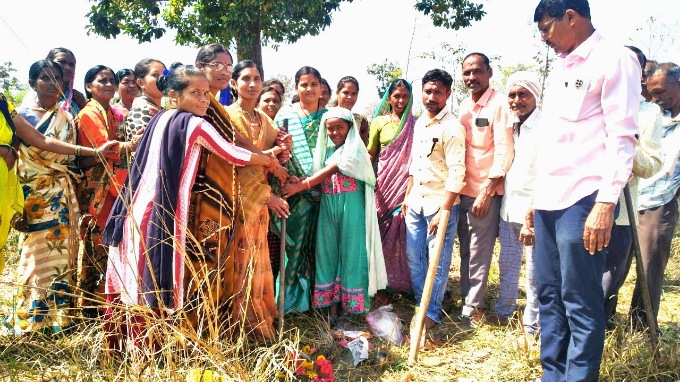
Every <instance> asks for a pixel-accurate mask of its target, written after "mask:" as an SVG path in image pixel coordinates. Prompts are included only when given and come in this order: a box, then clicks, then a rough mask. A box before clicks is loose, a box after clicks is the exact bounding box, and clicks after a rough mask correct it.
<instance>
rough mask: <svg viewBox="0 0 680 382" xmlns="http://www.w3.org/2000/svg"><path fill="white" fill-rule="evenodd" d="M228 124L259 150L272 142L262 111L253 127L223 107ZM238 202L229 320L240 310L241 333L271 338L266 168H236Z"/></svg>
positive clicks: (268, 122)
mask: <svg viewBox="0 0 680 382" xmlns="http://www.w3.org/2000/svg"><path fill="white" fill-rule="evenodd" d="M226 110H227V115H228V116H229V121H230V122H231V125H232V126H233V127H234V128H235V129H236V130H238V132H239V133H240V134H241V135H243V136H244V137H246V138H248V139H250V141H251V142H253V144H254V145H255V146H256V147H257V148H258V149H260V150H268V149H271V148H272V147H274V146H275V144H276V134H277V130H276V128H274V126H273V125H272V121H271V119H270V118H268V117H267V115H266V114H264V113H263V112H262V111H260V110H258V109H255V113H257V120H258V122H257V123H251V121H250V120H249V119H248V118H247V117H246V115H245V113H244V112H243V109H241V106H239V105H238V104H232V105H230V106H228V107H227V108H226ZM237 173H238V182H239V186H240V188H239V198H238V201H237V212H236V223H237V224H236V233H235V236H234V245H233V246H232V251H231V253H232V254H233V256H234V262H235V263H236V264H235V267H234V271H235V274H234V283H235V291H234V298H235V301H234V302H233V309H232V314H233V316H232V317H233V319H234V320H235V321H240V320H241V319H242V316H243V315H244V314H243V312H245V322H246V323H247V327H246V331H247V332H249V333H250V332H253V334H254V335H255V337H256V338H258V339H265V340H271V339H273V338H274V334H275V331H274V327H273V322H274V318H275V317H276V316H277V310H276V301H275V299H274V297H275V296H274V278H273V275H272V270H271V264H270V261H269V247H268V245H267V231H268V227H269V209H268V208H267V203H268V202H269V199H270V198H271V194H272V192H271V187H270V186H269V184H268V183H267V174H266V169H265V168H264V167H262V166H245V167H239V168H237Z"/></svg>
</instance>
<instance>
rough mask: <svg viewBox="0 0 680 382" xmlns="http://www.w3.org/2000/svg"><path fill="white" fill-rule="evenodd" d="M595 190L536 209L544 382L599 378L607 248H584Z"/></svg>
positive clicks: (536, 268) (535, 253) (537, 265)
mask: <svg viewBox="0 0 680 382" xmlns="http://www.w3.org/2000/svg"><path fill="white" fill-rule="evenodd" d="M594 204H595V193H594V194H592V195H590V196H586V197H584V198H583V199H581V200H579V201H578V202H576V203H575V204H574V205H572V206H570V207H567V208H565V209H563V210H557V211H543V210H536V212H535V216H534V225H535V233H536V245H535V248H534V264H535V271H536V272H535V277H536V284H537V287H538V300H539V312H540V318H539V319H540V324H541V365H542V366H543V381H546V382H547V381H550V382H553V381H597V377H598V374H599V370H600V361H601V359H602V349H603V347H604V330H605V316H604V293H603V292H602V284H601V282H602V272H603V270H604V264H605V256H604V253H603V252H602V251H598V252H595V254H594V255H591V254H589V253H588V252H587V251H586V250H585V248H584V247H583V229H584V226H585V221H586V218H587V217H588V214H589V213H590V211H591V210H592V208H593V205H594Z"/></svg>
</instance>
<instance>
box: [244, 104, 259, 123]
mask: <svg viewBox="0 0 680 382" xmlns="http://www.w3.org/2000/svg"><path fill="white" fill-rule="evenodd" d="M239 107H241V105H239ZM241 110H242V111H243V114H245V115H246V118H247V119H248V122H250V126H251V127H253V126H259V125H260V116H259V115H257V113H256V112H255V110H253V115H252V116H251V115H250V113H249V112H248V111H247V110H246V109H244V108H243V107H241Z"/></svg>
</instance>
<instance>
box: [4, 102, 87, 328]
mask: <svg viewBox="0 0 680 382" xmlns="http://www.w3.org/2000/svg"><path fill="white" fill-rule="evenodd" d="M19 112H20V114H21V115H22V116H24V118H25V119H26V120H28V121H29V122H31V123H33V124H34V126H35V127H36V129H37V130H38V131H39V132H41V133H42V134H43V135H45V136H47V137H51V138H54V139H58V140H60V141H63V142H67V143H71V144H75V142H76V131H75V128H74V125H73V121H72V120H71V117H70V116H69V115H68V114H67V113H66V112H65V111H64V110H63V109H61V108H59V107H55V108H52V109H51V110H48V111H47V112H45V114H44V116H43V117H42V118H40V119H38V117H37V116H36V115H35V114H34V112H33V111H32V110H30V109H22V110H20V111H19ZM19 151H20V160H19V165H18V166H19V176H20V180H21V183H22V184H23V190H24V197H25V200H26V202H25V206H24V219H25V222H26V226H27V232H26V233H25V235H24V237H23V242H22V245H21V257H20V259H19V265H18V267H17V270H16V282H17V289H16V291H15V295H14V308H13V312H12V315H11V317H10V318H9V319H8V320H7V321H6V324H8V326H11V327H12V329H13V331H14V333H16V334H18V333H22V332H31V331H36V330H40V329H43V328H46V329H51V330H53V331H55V332H58V331H60V330H61V329H62V328H63V327H65V326H67V325H68V324H70V322H71V316H72V315H73V312H72V311H71V309H72V304H71V297H70V294H72V293H73V285H74V281H75V272H76V268H77V265H76V259H77V254H78V245H79V241H78V219H79V217H80V211H79V209H78V202H77V200H76V193H75V187H74V185H73V180H72V176H73V177H78V176H79V175H78V174H76V173H75V172H74V170H73V168H72V166H73V163H74V160H75V156H73V155H63V154H56V153H52V152H49V151H44V150H40V149H38V148H35V147H32V146H28V145H26V144H21V146H20V148H19Z"/></svg>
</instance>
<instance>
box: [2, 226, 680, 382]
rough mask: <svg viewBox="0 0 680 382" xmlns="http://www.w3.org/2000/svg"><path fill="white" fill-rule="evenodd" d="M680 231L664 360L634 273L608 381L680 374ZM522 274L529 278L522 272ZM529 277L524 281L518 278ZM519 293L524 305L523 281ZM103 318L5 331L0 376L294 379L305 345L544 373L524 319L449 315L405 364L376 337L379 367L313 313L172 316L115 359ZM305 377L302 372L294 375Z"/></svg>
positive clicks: (497, 377)
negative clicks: (227, 325)
mask: <svg viewBox="0 0 680 382" xmlns="http://www.w3.org/2000/svg"><path fill="white" fill-rule="evenodd" d="M15 248H16V242H15V241H14V242H12V241H10V243H9V244H8V249H9V250H8V251H7V252H6V257H7V263H8V266H7V269H6V270H5V272H4V274H3V275H2V280H1V281H0V303H1V304H2V314H3V315H4V314H6V313H7V312H8V311H9V309H10V308H9V299H10V294H11V286H9V285H10V284H9V282H10V281H11V272H12V271H13V269H12V268H13V266H15V265H16V262H17V258H18V256H17V254H16V251H15V250H14V249H15ZM679 251H680V238H676V240H675V241H674V246H673V256H672V257H671V260H670V263H669V265H668V269H667V271H666V287H665V288H664V295H663V299H662V302H661V309H660V310H661V311H660V313H659V322H660V329H661V337H660V349H659V357H658V359H657V360H653V357H652V351H651V348H650V345H649V341H648V340H647V337H646V335H645V334H644V333H638V332H632V331H630V329H628V328H629V326H628V325H627V323H626V322H625V319H624V318H623V317H625V316H626V313H627V308H628V306H629V303H630V297H631V294H632V289H633V285H634V282H635V274H634V272H631V274H630V275H629V277H628V280H627V281H626V284H625V285H624V287H623V288H622V290H621V297H620V299H619V316H620V318H619V321H618V324H619V325H618V326H617V328H616V329H615V330H613V331H612V332H610V333H609V334H608V336H607V339H606V344H605V353H604V359H603V362H602V367H601V370H600V380H602V381H677V380H680V354H679V352H680V350H678V344H680V258H679V257H678V252H679ZM453 264H454V267H453V269H452V272H451V282H450V284H449V287H450V289H451V291H452V292H453V294H454V300H455V298H457V297H458V294H459V290H458V288H459V285H458V283H457V275H458V270H457V266H458V259H457V256H456V255H455V253H454V260H453ZM495 264H496V261H494V266H493V267H492V270H491V278H490V285H489V291H488V293H487V295H488V297H489V299H488V301H487V304H488V305H490V306H492V304H493V301H492V300H493V298H494V297H495V296H496V294H497V282H498V268H497V265H495ZM522 278H523V277H522ZM521 282H523V280H522V281H521ZM520 293H521V295H520V300H519V302H518V303H519V305H520V307H521V306H523V304H524V300H523V288H521V292H520ZM392 297H393V304H394V307H395V312H396V313H397V314H398V315H399V316H400V318H401V319H402V320H404V322H405V323H406V325H404V326H405V327H404V333H405V334H407V332H408V325H407V323H408V322H409V321H410V318H411V314H412V312H413V306H412V304H413V301H412V300H411V299H410V298H409V297H407V296H403V295H399V294H396V295H393V296H392ZM101 326H102V323H101V322H98V321H83V320H80V321H79V323H78V324H77V325H76V326H74V327H73V328H72V329H71V330H69V331H68V332H67V333H62V334H59V335H43V334H34V335H30V336H21V337H18V338H17V337H14V336H12V335H9V334H5V335H0V381H22V382H23V381H114V380H115V381H118V380H121V381H122V380H130V381H137V380H144V381H151V380H163V381H164V380H172V381H175V380H176V381H199V380H202V381H205V382H208V381H273V380H276V379H277V378H276V376H277V375H279V376H283V378H282V380H286V381H292V380H295V379H294V378H293V376H292V369H291V367H290V364H289V363H287V362H286V357H287V356H289V355H290V354H292V353H293V352H295V351H296V350H297V349H300V348H301V347H302V346H304V345H310V346H312V347H315V348H317V349H318V352H319V353H321V354H324V355H325V356H326V357H327V358H328V359H330V360H331V361H332V362H333V365H334V368H335V375H336V381H402V380H405V379H407V378H409V377H410V380H412V381H429V382H437V381H456V380H476V381H527V380H530V379H532V378H535V377H538V376H540V374H541V368H540V363H539V345H538V343H537V342H536V341H535V340H534V339H533V338H531V337H527V336H525V335H524V332H523V327H522V325H521V324H520V322H519V321H518V320H513V321H511V324H510V325H509V326H508V327H506V328H497V327H490V326H482V327H481V328H479V329H470V328H467V327H463V326H461V325H459V324H458V323H457V322H455V321H454V320H453V319H452V318H451V317H447V318H446V319H445V320H444V322H443V323H442V324H441V325H439V326H437V327H436V328H435V330H433V335H434V336H435V337H437V338H439V339H441V340H443V341H444V343H443V344H441V346H438V347H437V348H436V349H432V350H425V351H422V352H421V353H420V356H419V362H418V364H417V365H415V366H408V364H407V361H406V360H407V359H408V346H401V347H397V346H393V345H391V344H389V343H388V342H386V341H383V340H380V339H377V338H376V339H372V340H371V343H372V345H373V352H375V351H377V350H381V351H385V352H387V355H388V356H387V361H388V362H387V365H385V366H376V365H374V364H373V363H372V357H369V360H367V361H364V362H363V363H361V364H359V366H357V367H354V366H353V364H352V360H351V355H350V354H349V351H348V350H347V349H344V348H342V347H340V346H338V345H336V344H335V343H334V341H333V338H332V337H331V334H330V332H329V330H328V327H327V325H326V324H325V320H324V317H322V316H321V314H319V313H316V312H312V313H307V314H294V315H288V316H286V318H285V331H284V333H283V334H282V335H281V340H280V341H278V342H277V343H274V344H270V345H267V346H257V345H255V344H252V343H250V342H248V341H246V340H245V338H241V339H240V340H238V341H214V342H209V341H207V342H205V341H198V340H196V339H195V338H192V336H191V335H190V334H189V333H186V332H182V331H181V330H178V329H177V326H175V325H173V323H172V322H159V323H158V324H157V325H156V328H157V329H156V331H157V333H158V334H159V335H160V336H161V337H164V338H166V341H164V342H163V346H162V347H161V348H160V349H159V350H158V351H157V352H155V353H153V354H152V353H151V352H150V351H149V350H148V349H147V350H146V351H137V352H134V351H133V352H128V353H127V354H125V355H123V356H122V358H121V357H110V356H109V354H108V353H107V352H105V351H104V350H103V349H102V344H103V333H102V330H101ZM352 328H353V329H363V330H367V329H368V326H367V324H366V321H365V319H364V316H356V317H353V322H352ZM373 352H372V353H371V356H373ZM298 380H305V379H298Z"/></svg>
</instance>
